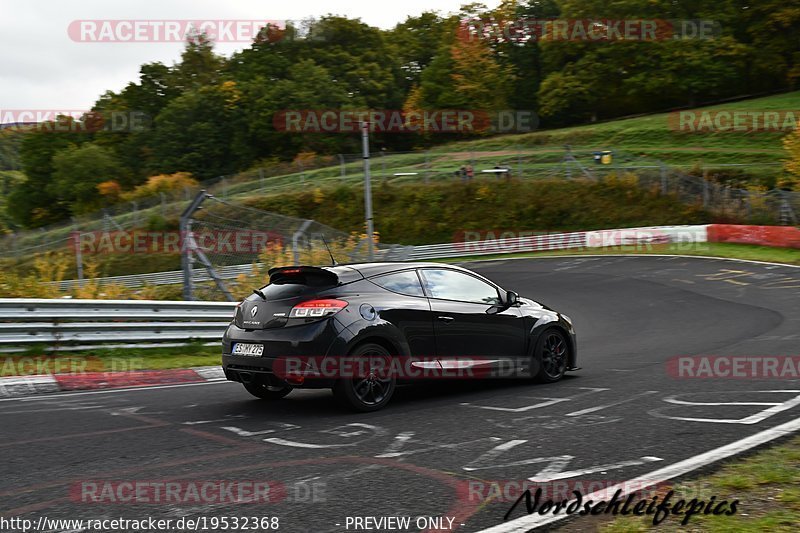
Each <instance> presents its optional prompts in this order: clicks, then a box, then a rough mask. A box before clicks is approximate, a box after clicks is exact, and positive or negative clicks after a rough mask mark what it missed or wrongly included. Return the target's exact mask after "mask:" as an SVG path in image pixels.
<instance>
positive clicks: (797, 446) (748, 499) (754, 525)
mask: <svg viewBox="0 0 800 533" xmlns="http://www.w3.org/2000/svg"><path fill="white" fill-rule="evenodd" d="M662 490H663V489H662ZM672 490H674V491H675V496H674V497H676V498H679V499H680V498H682V497H684V496H683V495H687V496H688V497H689V499H691V498H694V497H697V498H698V499H701V500H702V499H704V498H705V499H710V498H711V496H717V501H722V500H728V501H729V502H730V501H733V500H739V504H738V509H737V512H736V514H735V515H733V516H713V515H703V514H698V515H694V516H693V517H692V518H691V520H690V521H689V523H688V524H687V525H686V526H682V525H681V523H680V522H681V519H682V518H681V517H678V516H670V517H669V518H667V519H666V520H664V521H663V522H662V523H661V524H659V525H658V526H657V529H658V530H659V531H665V532H675V531H682V532H685V531H702V532H710V533H717V532H719V533H722V532H725V533H728V532H730V533H751V532H752V533H755V532H760V531H787V532H789V531H798V528H800V437H794V438H792V439H791V440H789V441H787V442H785V443H783V444H780V445H778V446H773V447H770V448H767V449H764V450H761V451H758V452H756V453H755V454H752V455H750V456H748V457H746V458H743V459H738V460H733V461H730V462H728V463H725V464H724V465H723V466H722V467H721V468H719V469H718V470H717V471H716V472H714V473H711V474H708V475H705V476H702V477H699V478H696V479H693V480H690V481H684V482H680V483H677V484H676V485H674V486H673V487H672ZM652 529H653V523H652V517H650V518H649V519H647V518H638V517H630V516H628V517H621V516H618V517H615V518H612V519H611V520H605V519H604V520H590V521H585V520H583V519H582V518H578V519H576V520H573V521H572V522H570V523H568V524H565V526H564V527H563V528H561V529H560V530H563V531H598V532H600V533H639V532H643V531H650V530H652Z"/></svg>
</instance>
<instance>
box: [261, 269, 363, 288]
mask: <svg viewBox="0 0 800 533" xmlns="http://www.w3.org/2000/svg"><path fill="white" fill-rule="evenodd" d="M268 274H269V282H270V283H302V284H304V285H330V286H334V285H344V284H345V283H350V282H353V281H356V280H359V279H363V278H364V276H363V275H362V274H361V272H359V271H358V270H356V269H354V268H350V267H347V266H336V267H314V266H286V267H278V268H271V269H269V272H268Z"/></svg>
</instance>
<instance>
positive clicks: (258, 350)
mask: <svg viewBox="0 0 800 533" xmlns="http://www.w3.org/2000/svg"><path fill="white" fill-rule="evenodd" d="M233 355H246V356H250V357H261V356H262V355H264V345H263V344H244V343H241V342H237V343H236V344H234V345H233Z"/></svg>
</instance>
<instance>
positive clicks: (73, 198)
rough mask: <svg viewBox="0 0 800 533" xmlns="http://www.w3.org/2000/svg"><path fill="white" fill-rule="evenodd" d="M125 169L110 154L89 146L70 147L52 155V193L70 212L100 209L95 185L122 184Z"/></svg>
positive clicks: (112, 154)
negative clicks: (64, 203) (113, 182)
mask: <svg viewBox="0 0 800 533" xmlns="http://www.w3.org/2000/svg"><path fill="white" fill-rule="evenodd" d="M124 175H125V170H124V169H123V167H122V166H121V165H120V164H119V162H118V161H117V160H116V158H115V156H114V153H113V152H112V151H110V150H108V149H106V148H103V147H101V146H98V145H96V144H93V143H85V144H83V145H81V146H76V145H70V146H69V147H67V148H66V149H64V150H61V151H59V152H57V153H56V154H55V155H54V156H53V190H54V191H55V193H56V194H57V195H58V198H59V201H60V202H66V203H67V204H68V205H69V206H70V209H71V212H72V213H76V214H77V213H84V212H88V211H93V210H96V209H98V208H100V207H102V206H101V202H100V191H98V189H97V185H98V184H100V183H102V182H105V181H117V182H119V181H123V180H122V177H123V176H124Z"/></svg>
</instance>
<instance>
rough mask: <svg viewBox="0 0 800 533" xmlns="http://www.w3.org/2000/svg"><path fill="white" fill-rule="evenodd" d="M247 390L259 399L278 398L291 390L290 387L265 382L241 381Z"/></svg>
mask: <svg viewBox="0 0 800 533" xmlns="http://www.w3.org/2000/svg"><path fill="white" fill-rule="evenodd" d="M243 385H244V388H245V389H247V392H249V393H250V394H252V395H253V396H255V397H256V398H259V399H261V400H280V399H281V398H283V397H285V396H286V395H287V394H289V393H290V392H292V387H290V386H289V385H286V386H285V387H276V386H273V385H267V384H265V383H243Z"/></svg>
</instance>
